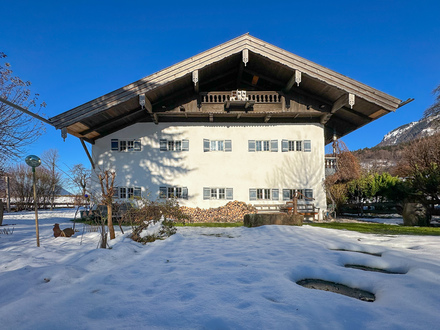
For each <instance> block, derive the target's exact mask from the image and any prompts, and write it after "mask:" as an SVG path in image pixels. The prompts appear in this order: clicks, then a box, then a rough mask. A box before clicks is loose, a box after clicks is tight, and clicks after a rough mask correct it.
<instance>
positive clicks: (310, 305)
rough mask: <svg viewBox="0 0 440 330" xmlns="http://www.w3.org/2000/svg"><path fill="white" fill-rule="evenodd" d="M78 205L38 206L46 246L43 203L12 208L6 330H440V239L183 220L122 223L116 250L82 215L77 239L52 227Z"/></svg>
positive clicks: (0, 278) (3, 311)
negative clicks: (140, 238)
mask: <svg viewBox="0 0 440 330" xmlns="http://www.w3.org/2000/svg"><path fill="white" fill-rule="evenodd" d="M73 215H74V211H72V210H69V209H66V210H55V211H53V212H50V211H42V212H40V213H39V220H40V245H41V247H39V248H37V247H36V239H35V223H34V218H33V216H34V214H33V212H21V213H10V214H5V219H4V224H6V225H7V226H6V227H14V228H15V230H14V233H13V234H12V235H0V292H1V294H0V320H1V327H2V329H132V328H142V329H177V328H178V329H322V328H328V329H435V328H438V324H439V322H440V314H439V313H438V306H439V304H440V259H439V256H440V237H434V236H381V235H371V234H361V233H356V232H349V231H336V230H332V229H324V228H316V227H310V226H302V227H290V226H263V227H258V228H245V227H240V228H194V227H192V228H189V227H188V228H185V227H184V228H178V231H177V234H175V235H173V236H171V237H170V238H168V239H166V240H159V241H155V242H154V243H149V244H146V245H142V244H139V243H136V242H133V241H132V240H131V239H130V238H129V237H128V234H127V233H126V234H125V235H123V234H121V233H120V232H119V231H118V232H117V237H116V239H115V240H112V241H110V245H111V249H97V246H98V241H99V233H96V232H84V233H83V225H82V224H80V225H78V224H77V225H76V229H78V230H80V232H78V233H76V235H75V236H74V237H72V238H64V237H59V238H54V237H53V235H52V234H53V232H52V227H53V224H54V223H59V224H60V227H61V228H62V229H64V228H66V227H71V226H72V222H70V221H69V219H72V218H73ZM2 228H5V227H2ZM125 229H127V231H129V228H128V227H127V228H125ZM336 249H345V250H355V251H364V252H372V253H382V256H381V257H378V256H373V255H369V254H363V253H357V252H347V251H336ZM347 263H352V264H362V265H366V266H369V267H375V268H386V269H389V270H392V271H401V272H407V273H406V274H404V275H395V274H394V275H392V274H384V273H377V272H367V271H362V270H357V269H350V268H345V267H344V265H345V264H347ZM305 278H317V279H323V280H328V281H333V282H338V283H342V284H345V285H348V286H351V287H356V288H360V289H363V290H368V291H371V292H373V293H374V294H375V295H376V301H375V302H364V301H360V300H357V299H353V298H350V297H346V296H342V295H339V294H336V293H332V292H325V291H320V290H312V289H307V288H304V287H302V286H299V285H297V284H296V281H298V280H301V279H305Z"/></svg>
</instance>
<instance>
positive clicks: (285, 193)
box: [283, 189, 290, 201]
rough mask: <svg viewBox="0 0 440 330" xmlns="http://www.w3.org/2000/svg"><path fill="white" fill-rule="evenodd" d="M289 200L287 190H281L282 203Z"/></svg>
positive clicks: (288, 191)
mask: <svg viewBox="0 0 440 330" xmlns="http://www.w3.org/2000/svg"><path fill="white" fill-rule="evenodd" d="M288 200H290V190H289V189H283V201H288Z"/></svg>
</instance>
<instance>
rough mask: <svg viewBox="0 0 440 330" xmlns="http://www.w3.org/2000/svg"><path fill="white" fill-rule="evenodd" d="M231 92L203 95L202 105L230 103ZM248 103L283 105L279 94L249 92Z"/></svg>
mask: <svg viewBox="0 0 440 330" xmlns="http://www.w3.org/2000/svg"><path fill="white" fill-rule="evenodd" d="M230 97H231V92H209V93H206V94H202V95H201V102H202V103H211V104H219V103H225V102H226V101H229V99H230ZM247 98H248V101H254V102H255V103H256V104H259V103H263V104H266V103H281V101H282V99H281V95H279V94H278V93H277V92H251V91H248V92H247Z"/></svg>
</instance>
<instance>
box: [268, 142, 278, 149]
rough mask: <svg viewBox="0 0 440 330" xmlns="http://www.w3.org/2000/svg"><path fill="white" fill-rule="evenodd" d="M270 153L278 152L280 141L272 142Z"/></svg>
mask: <svg viewBox="0 0 440 330" xmlns="http://www.w3.org/2000/svg"><path fill="white" fill-rule="evenodd" d="M270 151H272V152H278V140H271V141H270Z"/></svg>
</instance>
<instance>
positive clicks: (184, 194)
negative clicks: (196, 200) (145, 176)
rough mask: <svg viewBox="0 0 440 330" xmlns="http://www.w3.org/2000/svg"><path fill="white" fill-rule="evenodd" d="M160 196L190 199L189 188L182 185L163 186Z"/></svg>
mask: <svg viewBox="0 0 440 330" xmlns="http://www.w3.org/2000/svg"><path fill="white" fill-rule="evenodd" d="M159 198H160V199H167V198H176V199H188V188H187V187H181V186H161V187H159Z"/></svg>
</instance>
